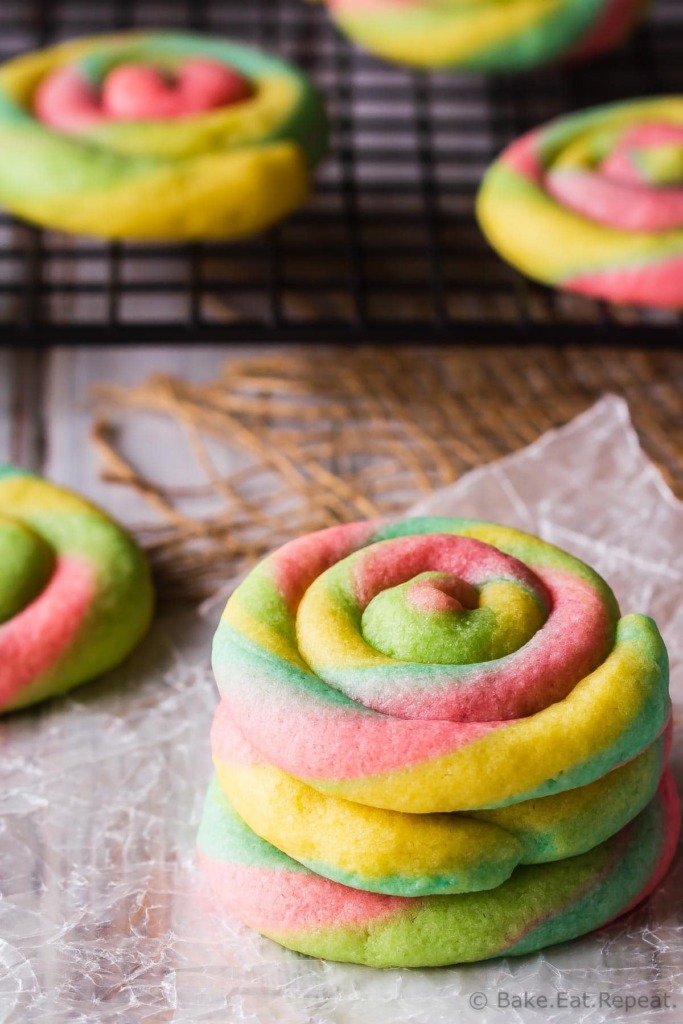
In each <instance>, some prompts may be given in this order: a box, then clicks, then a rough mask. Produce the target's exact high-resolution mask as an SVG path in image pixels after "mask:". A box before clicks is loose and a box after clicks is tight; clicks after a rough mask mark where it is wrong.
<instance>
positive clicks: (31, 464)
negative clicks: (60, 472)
mask: <svg viewBox="0 0 683 1024" xmlns="http://www.w3.org/2000/svg"><path fill="white" fill-rule="evenodd" d="M43 364H44V356H43V354H42V353H39V352H34V351H31V350H25V351H24V350H16V351H6V352H5V351H3V352H0V461H3V462H13V463H16V464H17V465H20V466H25V467H26V468H27V469H34V470H40V469H41V468H42V463H43V455H44V420H43V402H42V381H43Z"/></svg>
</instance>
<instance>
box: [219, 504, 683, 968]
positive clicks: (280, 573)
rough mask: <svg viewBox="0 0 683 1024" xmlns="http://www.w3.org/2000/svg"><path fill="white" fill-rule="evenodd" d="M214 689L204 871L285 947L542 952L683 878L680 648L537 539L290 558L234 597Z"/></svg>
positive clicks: (476, 533)
mask: <svg viewBox="0 0 683 1024" xmlns="http://www.w3.org/2000/svg"><path fill="white" fill-rule="evenodd" d="M214 670H215V673H216V678H217V680H218V684H219V688H220V690H221V695H222V702H221V704H220V706H219V708H218V711H217V714H216V718H215V721H214V726H213V731H212V748H213V756H214V762H215V766H216V776H215V779H214V781H213V783H212V785H211V788H210V791H209V794H208V797H207V802H206V807H205V813H204V818H203V821H202V824H201V828H200V833H199V849H200V856H201V859H202V861H203V864H204V866H205V870H206V872H207V874H208V877H209V880H210V883H211V885H212V887H213V889H214V890H215V892H216V895H217V896H218V898H219V899H220V900H221V901H222V903H223V904H224V905H225V906H226V908H227V909H228V910H229V911H230V912H231V913H233V914H235V915H236V916H237V917H239V918H240V919H241V920H242V921H244V922H245V923H247V924H248V925H250V926H251V927H253V928H255V929H257V930H258V931H259V932H261V933H262V934H264V935H268V936H269V937H271V938H273V939H275V940H276V941H277V942H280V943H281V944H282V945H285V946H288V947H290V948H292V949H296V950H300V951H301V952H304V953H309V954H313V955H317V956H323V957H328V958H330V959H336V960H344V961H352V962H358V963H366V964H370V965H373V966H378V967H388V966H431V965H439V964H449V963H457V962H461V961H472V960H479V959H485V958H488V957H493V956H496V955H500V954H503V953H505V954H522V953H528V952H530V951H532V950H536V949H539V948H541V947H543V946H546V945H549V944H552V943H555V942H560V941H564V940H566V939H570V938H574V937H576V936H578V935H581V934H583V933H585V932H587V931H590V930H591V929H593V928H596V927H599V926H600V925H602V924H604V923H606V922H607V921H609V920H611V919H612V918H614V917H616V916H617V915H619V914H622V913H624V912H625V911H627V910H628V909H630V908H631V907H632V906H634V905H635V904H636V903H638V902H639V901H640V900H641V899H643V898H644V897H645V896H646V895H647V894H648V893H649V892H651V891H652V889H653V888H654V887H655V886H656V885H657V884H658V883H659V881H660V880H661V878H662V876H663V874H664V873H665V872H666V870H667V867H668V865H669V863H670V861H671V858H672V856H673V852H674V849H675V845H676V840H677V836H678V830H679V805H678V798H677V795H676V791H675V788H674V786H673V782H672V779H671V776H670V774H669V773H668V771H667V769H666V758H667V752H668V746H669V739H670V724H669V722H670V702H669V696H668V666H667V656H666V650H665V647H664V644H663V641H662V639H661V636H660V634H659V632H658V630H657V627H656V626H655V624H654V622H652V620H651V619H648V618H646V617H644V616H641V615H627V616H625V617H623V618H622V617H621V613H620V611H619V608H618V605H617V602H616V600H615V598H614V595H613V594H612V592H611V590H610V589H609V587H608V586H607V584H606V583H605V582H604V581H603V580H602V579H601V578H600V577H599V576H598V575H597V574H596V573H595V572H593V570H591V569H590V568H589V567H588V566H586V565H585V564H584V563H582V562H580V561H578V560H577V559H575V558H573V557H572V556H570V555H568V554H566V553H565V552H562V551H560V550H559V549H557V548H554V547H552V546H551V545H549V544H546V543H544V542H542V541H540V540H538V539H536V538H534V537H531V536H529V535H528V534H524V533H521V532H520V531H517V530H513V529H510V528H506V527H499V526H494V525H492V524H489V523H481V522H475V521H472V520H458V519H443V518H440V519H408V520H404V521H401V522H394V523H386V522H374V523H372V522H371V523H355V524H351V525H348V526H343V527H335V528H332V529H328V530H323V531H320V532H319V533H316V534H311V535H309V536H307V537H303V538H301V539H300V540H297V541H293V542H291V543H290V544H287V545H285V546H284V547H283V548H281V549H280V550H279V551H277V552H275V554H273V555H271V556H270V557H269V558H268V559H266V560H265V561H264V562H263V563H261V564H260V565H259V566H257V568H256V569H254V570H253V572H252V573H251V574H250V575H249V576H248V577H247V579H246V580H245V581H244V582H243V583H242V584H241V585H240V587H238V589H237V590H236V591H235V593H234V594H233V596H232V598H231V600H230V602H229V603H228V607H227V609H226V611H225V614H224V616H223V619H222V621H221V624H220V626H219V629H218V632H217V635H216V639H215V645H214Z"/></svg>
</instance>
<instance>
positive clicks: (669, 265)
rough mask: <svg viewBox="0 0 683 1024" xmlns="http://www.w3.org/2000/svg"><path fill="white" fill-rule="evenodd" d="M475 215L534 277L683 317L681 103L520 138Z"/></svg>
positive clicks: (613, 110)
mask: <svg viewBox="0 0 683 1024" xmlns="http://www.w3.org/2000/svg"><path fill="white" fill-rule="evenodd" d="M477 213H478V217H479V223H480V225H481V227H482V230H483V231H484V234H485V235H486V237H487V238H488V240H489V242H490V243H491V245H492V246H493V247H494V249H496V250H497V251H498V252H499V253H500V255H501V256H502V257H503V258H504V259H505V260H507V261H508V262H509V263H511V264H512V265H513V266H515V267H517V268H518V269H519V270H521V271H523V272H524V273H525V274H528V275H529V277H533V278H536V279H537V280H539V281H542V282H544V283H545V284H549V285H553V286H555V287H557V288H562V289H564V290H566V291H572V292H578V293H580V294H583V295H590V296H594V297H596V298H602V299H608V300H610V301H612V302H617V303H633V304H635V305H644V306H658V307H663V308H681V307H683V97H680V96H669V97H663V98H661V99H653V100H634V101H627V102H622V103H616V104H611V105H609V106H604V107H596V108H594V109H592V110H587V111H584V112H582V113H580V114H574V115H570V116H569V117H563V118H560V119H559V120H557V121H553V122H551V123H550V124H549V125H546V126H545V127H543V128H538V129H536V130H535V131H532V132H530V133H529V134H527V135H524V136H522V138H520V139H519V140H517V141H516V142H514V143H513V144H512V145H511V146H510V147H509V148H508V149H507V150H505V152H504V153H503V154H502V156H501V157H499V159H498V160H497V161H496V163H494V164H493V166H492V167H491V168H490V169H489V170H488V172H487V174H486V176H485V178H484V181H483V184H482V187H481V191H480V193H479V197H478V201H477Z"/></svg>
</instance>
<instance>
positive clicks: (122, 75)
mask: <svg viewBox="0 0 683 1024" xmlns="http://www.w3.org/2000/svg"><path fill="white" fill-rule="evenodd" d="M251 94H252V87H251V85H250V83H249V82H248V80H247V79H246V78H245V77H244V76H243V75H241V74H239V72H238V71H236V70H235V69H232V68H229V67H228V66H227V65H226V64H223V63H221V62H219V61H217V60H210V59H207V58H201V57H194V58H189V59H187V60H185V61H183V62H182V63H181V64H180V65H179V66H178V68H177V70H176V71H175V73H173V74H171V73H169V72H164V71H163V70H162V69H161V68H159V67H156V66H154V65H153V64H143V63H136V64H133V63H125V64H119V65H117V66H116V67H114V68H113V69H112V70H111V71H109V73H108V74H107V75H106V77H105V78H104V80H103V82H102V84H101V86H100V87H99V88H98V86H97V84H96V83H94V82H92V81H90V80H89V79H88V77H87V76H86V74H85V72H84V71H83V69H81V68H78V67H70V66H66V67H61V68H58V69H57V70H56V71H53V72H52V74H51V75H48V76H47V77H46V78H45V79H44V80H43V81H42V82H41V83H40V85H39V87H38V90H37V92H36V95H35V98H34V108H35V111H36V114H37V116H38V117H39V118H40V120H41V121H42V122H43V123H44V124H46V125H49V127H50V128H53V129H54V130H55V131H61V132H79V131H83V130H86V129H88V128H90V127H92V126H93V125H96V124H99V123H103V122H107V121H152V120H166V119H169V120H174V119H176V118H182V117H192V116H193V115H194V114H202V113H206V112H208V111H210V110H215V109H217V108H219V107H224V106H229V105H231V104H234V103H240V102H242V101H243V100H246V99H248V98H249V97H250V96H251Z"/></svg>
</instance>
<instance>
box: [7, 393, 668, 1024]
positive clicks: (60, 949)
mask: <svg viewBox="0 0 683 1024" xmlns="http://www.w3.org/2000/svg"><path fill="white" fill-rule="evenodd" d="M419 511H420V512H439V513H457V514H458V515H466V516H481V517H484V518H489V519H495V520H499V521H501V522H504V523H511V524H514V525H517V526H520V527H523V528H524V529H526V530H531V531H533V532H537V533H540V535H541V536H542V537H544V538H546V539H548V540H550V541H553V542H555V543H557V544H560V545H561V546H562V547H565V548H568V549H569V550H570V551H572V552H574V553H575V554H577V555H579V556H580V557H581V558H583V559H585V560H587V561H588V562H590V563H591V564H593V565H594V566H595V567H596V568H597V569H598V570H599V571H600V572H601V573H603V574H604V575H605V576H606V577H607V579H608V580H609V581H610V582H611V584H612V585H613V586H614V588H615V589H616V591H617V594H618V596H619V599H620V601H621V602H622V607H623V608H624V609H625V610H628V611H640V612H649V613H650V614H652V615H653V616H654V617H655V618H656V619H657V621H658V623H659V625H660V627H661V629H662V632H663V633H664V636H665V639H666V641H667V643H668V646H669V650H670V652H671V656H672V667H673V680H672V682H673V694H674V699H675V700H676V701H677V703H678V710H679V712H680V702H681V699H682V698H683V689H682V687H683V679H682V678H681V653H682V639H681V637H682V633H683V631H682V626H683V602H682V600H681V597H682V596H683V590H682V587H681V581H682V576H683V506H681V505H680V504H679V503H678V502H676V501H675V500H674V498H673V497H672V495H671V494H670V492H669V491H668V490H667V488H666V486H665V484H664V483H663V481H662V479H661V478H660V476H659V474H658V472H657V471H656V470H655V469H654V467H653V466H652V465H651V464H650V463H649V462H648V461H647V459H646V458H645V457H644V455H643V454H642V452H641V450H640V448H639V446H638V442H637V439H636V435H635V433H634V431H633V429H632V427H631V425H630V422H629V418H628V411H627V409H626V407H625V406H624V404H623V403H622V402H621V401H620V400H618V399H616V398H606V399H604V400H603V401H601V402H600V403H598V404H597V405H596V406H594V407H593V409H591V410H589V412H587V413H585V414H584V415H583V416H581V417H579V418H578V419H577V420H575V421H574V422H572V423H570V424H569V425H568V426H566V427H565V428H563V429H561V430H559V431H556V432H553V433H551V434H548V435H546V436H545V437H543V438H541V440H540V441H538V442H537V443H536V444H534V445H532V446H531V447H530V448H528V449H526V450H525V451H522V452H519V453H517V454H516V455H514V456H512V457H510V458H507V459H505V460H503V461H501V462H498V463H495V464H493V465H490V466H486V467H484V468H482V469H479V470H477V471H476V472H474V473H471V474H470V475H469V476H467V477H466V478H464V479H463V480H462V481H460V482H459V483H458V484H456V485H455V486H453V487H450V488H448V489H447V490H445V491H443V492H441V493H439V494H435V495H433V496H432V497H431V498H429V499H427V500H426V501H423V502H422V503H421V504H420V506H419ZM212 618H213V619H215V608H214V609H212V611H211V613H210V615H209V616H208V617H205V618H204V619H202V618H201V617H200V616H198V615H197V614H195V613H190V612H188V611H171V612H168V611H167V612H165V613H163V615H162V616H161V617H160V618H159V619H158V621H157V623H156V625H155V627H154V630H153V632H152V635H151V636H150V637H149V639H148V640H147V642H146V643H145V644H144V645H143V646H142V648H141V649H140V650H139V651H138V652H137V654H136V655H134V656H133V657H132V658H131V659H130V661H129V662H128V663H127V665H126V666H125V667H124V668H122V669H120V670H119V671H117V672H114V673H112V674H111V675H110V676H108V677H107V678H106V679H105V680H102V681H100V682H98V683H96V684H94V685H91V686H89V687H85V688H83V689H81V690H79V691H77V692H76V693H75V694H74V695H72V696H70V697H69V698H67V699H63V700H61V701H58V702H54V703H52V704H51V705H48V706H46V707H45V708H43V709H39V710H37V711H35V712H31V713H25V714H20V715H18V716H14V717H11V718H9V719H7V720H5V721H4V722H3V723H2V724H1V725H0V757H1V759H2V776H3V788H2V797H1V799H2V810H3V813H2V824H1V826H0V858H1V865H0V879H1V886H2V900H1V901H0V1021H1V1022H7V1024H9V1022H12V1024H14V1022H17V1021H21V1022H22V1024H23V1022H33V1021H49V1022H50V1024H61V1022H66V1021H69V1022H74V1021H87V1022H89V1024H103V1022H108V1024H109V1022H111V1024H113V1022H126V1024H129V1022H142V1021H144V1022H166V1021H183V1022H191V1024H200V1022H209V1021H210V1022H214V1021H216V1022H218V1021H220V1022H221V1024H225V1022H232V1021H253V1022H258V1024H268V1022H270V1021H278V1022H280V1021H281V1022H286V1024H328V1022H329V1024H347V1022H352V1021H353V1022H355V1021H359V1022H360V1021H363V1022H364V1024H383V1022H391V1024H404V1022H405V1024H408V1022H414V1024H440V1022H444V1024H446V1022H448V1024H455V1022H473V1024H474V1022H476V1024H489V1022H493V1021H501V1020H502V1021H505V1022H516V1021H524V1022H536V1021H539V1022H540V1021H545V1020H550V1021H552V1022H556V1024H559V1022H572V1024H576V1022H583V1021H586V1022H591V1024H592V1022H599V1021H603V1020H609V1021H622V1020H624V1021H625V1020H629V1021H655V1022H657V1021H680V1020H681V1019H683V991H682V980H683V957H682V950H683V942H682V936H681V921H682V920H683V919H682V915H681V894H682V892H683V871H682V870H681V866H680V863H679V865H678V867H677V868H676V869H675V870H674V871H673V872H672V873H671V875H670V876H669V878H668V880H667V882H666V883H665V885H664V886H663V887H662V888H661V889H660V891H659V892H658V893H657V894H656V895H655V896H654V897H653V898H652V899H650V901H649V902H648V903H647V905H646V906H644V907H643V908H641V909H640V910H638V911H636V912H635V913H633V914H631V915H630V916H629V917H627V918H626V919H624V920H622V921H619V922H617V923H615V924H613V925H611V926H610V927H608V928H605V929H603V930H602V931H600V932H598V933H595V934H594V935H592V936H588V937H586V938H583V939H580V940H578V941H575V942H572V943H568V944H565V945H562V946H558V947H555V948H552V949H549V950H547V951H546V952H544V953H542V954H539V955H533V956H527V957H524V958H522V959H512V958H511V959H502V960H497V961H490V962H488V963H483V964H477V965H471V966H464V967H454V968H442V969H435V970H429V971H408V970H394V971H373V970H371V969H369V968H362V967H354V966H346V965H342V964H332V963H324V962H320V961H316V960H312V959H307V958H305V957H302V956H299V955H297V954H295V953H291V952H288V951H286V950H282V949H280V948H279V947H278V946H276V945H274V944H273V943H271V942H269V941H268V940H266V939H262V938H260V937H259V936H258V935H255V934H253V933H251V932H250V931H249V930H248V929H246V928H243V927H242V926H241V925H240V924H238V923H237V922H236V921H233V920H229V919H224V918H223V917H221V915H220V913H219V912H218V911H217V909H216V907H215V905H214V903H213V901H212V899H211V897H210V896H209V894H208V893H207V891H206V890H205V888H204V885H203V882H202V880H201V877H200V875H199V872H198V870H197V867H196V865H195V862H194V850H193V847H194V835H195V830H196V826H197V822H198V819H199V814H200V809H201V803H202V798H203V795H204V790H205V787H206V784H207V782H208V779H209V776H210V772H211V765H210V757H209V740H208V734H209V724H210V720H211V714H212V711H213V708H214V706H215V703H216V695H215V692H214V687H213V683H212V679H211V675H210V670H209V644H210V637H211V633H212V629H213V622H211V621H208V619H212ZM681 732H682V730H681V728H680V722H679V736H678V742H677V744H676V747H675V762H676V770H677V775H678V779H679V782H680V781H681V767H682V765H681V753H682V747H681V735H680V734H681ZM525 997H526V1001H527V1005H526V1007H524V1006H523V1002H524V999H525ZM539 997H540V1000H539ZM615 997H620V998H621V1000H622V1005H621V1008H620V1007H619V1006H618V1005H615ZM543 998H545V1000H547V1002H548V1004H549V1005H548V1006H539V1005H538V1003H539V1001H540V1002H543ZM631 1000H636V1004H635V1006H631ZM638 1000H639V1001H640V1004H638ZM616 1002H617V1003H618V999H617V1000H616ZM627 1002H628V1009H627ZM660 1003H661V1004H662V1008H660V1009H658V1008H657V1006H658V1004H660ZM667 1003H668V1004H669V1005H668V1006H667V1005H666V1004H667ZM484 1004H486V1005H484ZM519 1004H522V1005H521V1006H520V1005H519ZM675 1004H678V1006H677V1007H676V1006H675Z"/></svg>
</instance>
